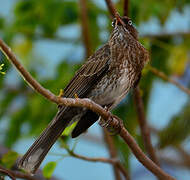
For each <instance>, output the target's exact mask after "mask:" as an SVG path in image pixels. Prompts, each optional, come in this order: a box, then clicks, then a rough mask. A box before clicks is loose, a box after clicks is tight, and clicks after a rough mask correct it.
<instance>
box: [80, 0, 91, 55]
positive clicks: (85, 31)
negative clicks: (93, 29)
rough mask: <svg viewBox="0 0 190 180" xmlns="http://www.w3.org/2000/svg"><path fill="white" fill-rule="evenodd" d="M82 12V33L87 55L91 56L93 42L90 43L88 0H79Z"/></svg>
mask: <svg viewBox="0 0 190 180" xmlns="http://www.w3.org/2000/svg"><path fill="white" fill-rule="evenodd" d="M79 7H80V14H81V24H82V34H83V36H82V37H83V41H84V45H85V49H86V57H89V56H90V55H91V53H92V48H91V43H90V31H89V25H88V12H87V6H86V0H79Z"/></svg>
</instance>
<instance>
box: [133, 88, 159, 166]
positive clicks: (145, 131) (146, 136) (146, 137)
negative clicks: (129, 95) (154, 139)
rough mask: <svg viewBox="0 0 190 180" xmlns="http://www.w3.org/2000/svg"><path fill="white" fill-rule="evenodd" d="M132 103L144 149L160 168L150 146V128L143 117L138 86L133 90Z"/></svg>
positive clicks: (142, 106)
mask: <svg viewBox="0 0 190 180" xmlns="http://www.w3.org/2000/svg"><path fill="white" fill-rule="evenodd" d="M134 101H135V105H136V109H137V115H138V121H139V125H140V129H141V134H142V137H143V142H144V146H145V149H146V151H147V153H148V155H149V156H150V158H151V159H152V161H154V162H155V163H156V164H157V165H158V166H160V164H159V161H158V158H157V156H156V152H155V150H154V148H153V146H152V143H151V138H150V128H149V127H148V124H147V120H146V117H145V112H144V105H143V101H142V97H141V95H140V88H139V86H137V87H136V89H134Z"/></svg>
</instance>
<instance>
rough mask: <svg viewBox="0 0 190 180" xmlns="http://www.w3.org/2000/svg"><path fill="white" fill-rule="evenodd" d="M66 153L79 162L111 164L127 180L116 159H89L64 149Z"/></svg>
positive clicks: (123, 169) (122, 168)
mask: <svg viewBox="0 0 190 180" xmlns="http://www.w3.org/2000/svg"><path fill="white" fill-rule="evenodd" d="M66 150H67V152H68V153H69V155H71V156H72V157H75V158H78V159H81V160H85V161H90V162H102V163H108V164H113V165H116V166H117V168H118V169H119V170H120V171H121V173H122V174H123V175H124V177H125V178H126V180H127V176H126V171H125V168H124V167H123V165H122V164H121V163H120V161H119V160H118V159H116V158H109V159H108V158H103V157H101V158H90V157H86V156H82V155H79V154H76V153H74V152H73V151H71V150H69V149H66Z"/></svg>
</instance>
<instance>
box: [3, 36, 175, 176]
mask: <svg viewBox="0 0 190 180" xmlns="http://www.w3.org/2000/svg"><path fill="white" fill-rule="evenodd" d="M0 47H1V49H2V51H3V53H4V54H5V55H6V56H7V58H8V60H9V61H10V62H11V63H13V64H14V65H15V67H16V68H17V70H18V71H19V72H20V73H21V74H22V76H23V77H24V79H25V80H26V81H27V83H28V84H29V85H30V86H32V87H33V88H34V89H35V90H36V91H37V92H39V93H40V94H41V95H42V96H44V97H45V98H47V99H49V100H50V101H52V102H54V103H56V104H60V105H64V106H75V107H85V108H87V109H90V110H92V111H93V112H96V113H97V114H99V115H100V116H101V117H102V118H103V119H104V120H105V121H107V122H108V121H109V123H110V125H111V126H112V127H113V128H115V129H117V128H118V127H119V126H120V127H121V128H120V129H121V130H120V133H119V135H120V136H121V137H122V138H123V140H124V141H125V142H126V143H127V144H128V146H129V147H130V149H131V151H132V152H133V153H134V155H135V156H136V158H137V159H138V160H139V161H140V162H141V163H142V164H143V165H144V166H145V167H146V168H147V169H149V170H150V171H151V172H152V173H153V174H154V175H155V176H157V177H159V178H162V179H169V180H170V179H173V180H174V178H172V177H171V176H170V175H168V174H166V173H165V172H164V171H163V170H162V169H161V168H159V167H158V166H157V165H156V164H155V163H154V162H153V161H152V160H150V159H149V158H148V157H147V156H146V155H145V154H144V153H143V152H142V150H141V149H140V147H139V146H138V144H137V143H136V142H135V140H134V139H133V137H132V136H131V135H130V134H129V133H128V131H127V130H126V129H125V127H124V126H123V125H121V122H120V121H121V120H119V118H117V117H116V116H113V115H112V114H111V113H110V112H109V111H107V110H105V109H104V108H102V107H101V106H100V105H98V104H96V103H94V102H93V101H92V100H90V99H87V98H84V99H79V98H76V99H73V98H61V97H57V96H55V95H54V94H53V93H51V92H50V91H48V90H46V89H45V88H43V87H42V86H41V85H40V84H39V83H38V82H37V81H36V80H35V79H34V78H33V77H32V76H31V75H30V73H29V72H28V71H27V70H26V69H25V68H24V67H23V66H22V65H21V63H20V62H19V61H18V60H17V58H16V56H15V55H14V54H13V53H12V52H11V49H10V48H9V47H8V46H7V45H6V44H5V43H4V42H3V41H2V40H1V39H0ZM110 118H111V119H112V120H111V121H110ZM118 120H119V121H118Z"/></svg>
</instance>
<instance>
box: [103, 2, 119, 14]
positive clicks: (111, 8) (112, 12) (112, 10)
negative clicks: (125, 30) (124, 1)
mask: <svg viewBox="0 0 190 180" xmlns="http://www.w3.org/2000/svg"><path fill="white" fill-rule="evenodd" d="M105 2H106V4H107V7H108V10H109V12H110V14H111V15H112V18H113V17H115V15H116V13H117V11H116V9H115V7H114V5H113V3H112V1H111V0H105Z"/></svg>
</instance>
